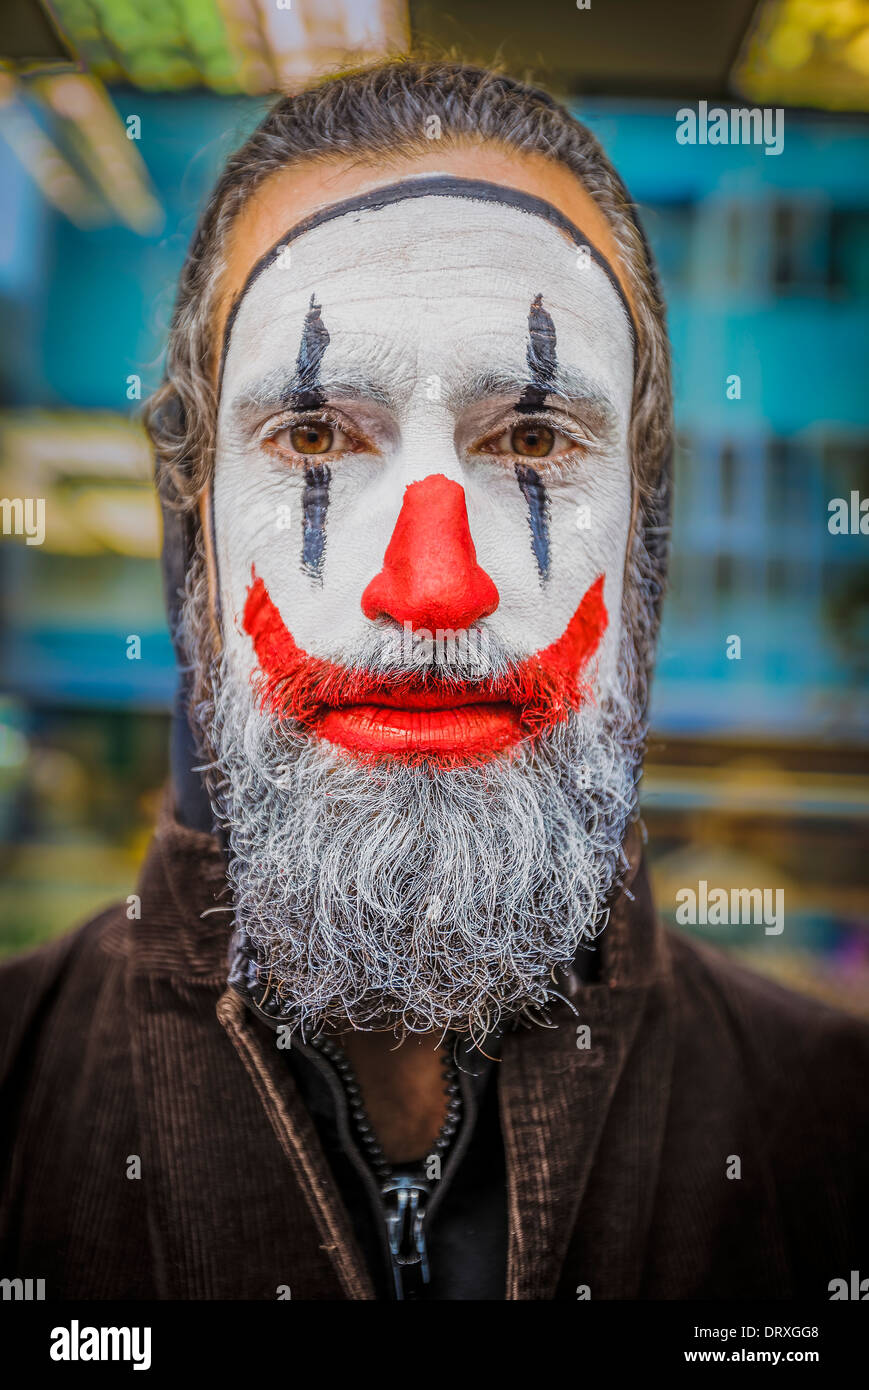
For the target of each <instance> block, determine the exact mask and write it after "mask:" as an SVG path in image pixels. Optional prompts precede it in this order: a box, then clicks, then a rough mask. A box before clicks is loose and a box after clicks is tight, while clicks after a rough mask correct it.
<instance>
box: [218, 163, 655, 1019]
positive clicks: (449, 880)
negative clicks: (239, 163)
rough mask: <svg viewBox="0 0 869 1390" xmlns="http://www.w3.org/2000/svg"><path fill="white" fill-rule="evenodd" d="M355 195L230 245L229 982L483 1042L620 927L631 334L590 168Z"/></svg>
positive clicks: (314, 1013) (627, 798) (328, 1010)
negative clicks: (587, 175) (598, 937)
mask: <svg viewBox="0 0 869 1390" xmlns="http://www.w3.org/2000/svg"><path fill="white" fill-rule="evenodd" d="M542 164H543V161H538V165H542ZM529 168H530V172H529ZM562 174H563V171H562ZM365 177H366V178H367V180H368V183H369V185H370V184H371V183H372V182H373V183H374V184H376V185H377V187H376V188H375V189H374V194H373V196H371V197H368V198H367V199H366V198H365V196H364V195H365V194H366V192H370V188H369V189H368V190H366V188H365V187H362V188H360V187H358V186H356V187H354V186H353V184H352V178H350V179H349V180H348V179H347V178H345V179H344V180H343V182H342V180H341V179H340V178H339V179H337V180H334V181H333V182H332V185H331V188H330V190H329V191H330V192H331V193H332V196H331V197H330V196H327V194H325V193H323V190H322V189H321V190H320V193H319V196H318V197H317V198H315V199H314V201H313V205H312V203H311V199H310V198H308V201H307V204H306V201H305V198H304V197H302V196H301V194H302V192H303V185H304V179H303V178H302V177H301V176H299V178H298V179H297V180H295V179H294V177H293V176H292V175H290V176H289V178H288V179H285V180H284V182H283V186H282V187H279V186H275V188H274V189H273V190H270V189H269V188H268V187H266V189H265V191H264V193H263V194H262V195H261V196H260V197H259V198H258V199H256V200H255V201H254V205H253V207H252V208H249V209H248V210H247V211H246V213H245V214H243V218H246V226H245V227H243V229H242V230H243V232H244V233H245V234H244V235H240V236H237V237H236V238H235V240H234V241H233V243H232V245H231V246H230V248H229V253H228V264H229V272H230V281H231V283H230V288H229V291H228V293H227V296H226V301H225V304H226V328H225V332H224V334H223V342H224V353H223V357H222V360H221V370H220V377H219V415H218V431H217V448H216V460H215V472H214V484H213V498H212V506H213V535H212V537H211V544H212V554H211V559H212V565H211V577H212V596H213V601H214V603H215V605H216V607H217V609H218V613H219V619H220V626H221V632H222V637H223V654H222V658H221V660H220V662H219V664H218V666H217V668H216V670H215V671H214V673H213V684H214V687H215V691H216V701H215V714H214V720H213V724H212V727H211V729H210V730H209V735H210V740H211V743H212V746H213V747H214V748H215V750H216V755H217V764H218V767H219V769H220V773H221V779H220V781H221V788H222V790H221V792H220V795H221V799H222V804H223V811H224V815H225V819H226V823H227V827H228V831H229V846H230V879H231V881H232V883H233V887H234V890H235V912H236V937H235V942H236V949H235V954H234V964H233V969H232V973H231V978H232V979H233V980H234V981H235V982H236V983H237V984H238V985H239V986H242V987H245V988H247V989H248V990H250V992H251V994H252V995H253V997H255V998H256V999H257V1000H258V1001H259V1002H261V1003H264V1006H265V1007H266V1008H267V1009H268V1011H269V1012H271V1013H275V1014H278V1015H279V1016H282V1017H284V1018H287V1019H292V1020H293V1021H295V1022H296V1023H298V1024H299V1026H301V1027H302V1028H303V1029H305V1030H310V1029H315V1028H317V1027H319V1026H321V1025H323V1024H325V1025H327V1026H336V1027H339V1028H340V1027H346V1026H347V1025H348V1024H349V1025H350V1026H352V1027H363V1028H366V1027H393V1028H395V1029H396V1030H397V1031H399V1032H400V1031H401V1030H402V1029H411V1030H414V1031H437V1030H442V1029H444V1028H453V1029H456V1030H457V1031H461V1032H466V1033H471V1034H473V1035H476V1036H481V1035H482V1034H485V1033H486V1032H487V1031H488V1030H489V1029H490V1028H491V1027H493V1026H494V1025H495V1024H496V1023H497V1022H498V1020H499V1019H501V1018H502V1017H504V1016H505V1015H508V1014H515V1013H516V1012H520V1011H522V1010H526V1011H528V1010H534V1009H536V1008H538V1007H541V1006H543V1005H545V1003H546V1000H547V999H548V997H549V993H550V990H551V988H552V978H553V977H552V971H553V969H554V968H555V967H557V966H564V965H566V964H568V963H569V962H570V961H572V960H573V958H574V956H575V954H576V951H577V949H578V947H579V946H581V945H582V944H583V943H584V942H588V941H589V940H590V939H591V938H592V937H593V936H594V934H595V932H596V931H597V930H598V929H599V926H600V924H601V922H602V921H604V920H605V904H606V898H607V895H608V893H609V892H610V890H611V888H612V885H613V882H614V880H615V877H616V874H617V871H618V866H619V863H620V859H621V847H622V841H623V836H624V832H625V828H626V824H627V821H628V819H629V817H630V815H631V813H632V811H633V808H634V803H635V791H634V769H635V761H636V749H637V743H636V735H637V727H638V725H637V712H636V710H635V709H634V707H633V702H632V699H631V682H630V675H629V673H628V674H627V675H626V653H629V651H630V643H629V642H626V641H625V640H624V639H625V633H624V632H623V631H622V620H621V611H622V583H623V573H624V568H625V550H626V544H627V539H628V534H629V531H630V525H631V481H630V466H629V454H628V434H629V424H630V412H631V397H632V384H633V363H634V356H633V354H634V345H633V333H632V326H631V317H630V312H629V310H628V309H627V307H626V301H625V299H624V296H623V291H622V286H621V281H620V272H619V269H618V267H617V266H616V265H615V264H614V260H615V258H614V256H613V254H612V253H613V247H612V245H611V240H612V239H611V236H609V238H608V234H607V232H606V228H605V227H603V224H602V219H601V218H600V214H599V213H598V212H597V209H596V208H595V207H594V205H593V204H591V202H590V200H589V199H588V198H587V195H585V194H582V197H580V196H579V195H580V193H581V190H579V189H578V186H577V185H576V184H575V181H573V180H572V179H570V178H569V176H567V175H563V177H562V178H561V183H560V185H559V179H558V178H557V177H556V176H555V175H553V174H552V173H551V172H549V166H546V165H544V167H543V169H542V171H541V168H540V167H536V168H535V167H533V161H532V162H531V166H529V163H528V162H527V161H525V162H523V161H522V160H519V159H517V158H515V157H512V156H506V155H504V154H503V153H500V152H497V151H494V152H493V151H492V150H486V151H480V150H477V151H476V152H473V153H472V154H470V155H469V154H468V153H467V152H464V153H461V152H460V153H457V152H455V151H454V152H452V154H450V153H448V152H447V153H445V154H444V155H443V156H442V157H438V158H437V159H432V160H429V161H427V162H425V161H419V162H417V163H415V164H414V163H413V162H412V163H411V165H410V167H409V168H406V169H404V170H401V171H400V172H397V171H396V170H395V168H394V167H391V169H390V172H389V175H388V176H387V175H386V174H384V176H382V177H380V178H379V179H378V178H377V177H376V176H374V175H372V174H371V172H370V171H368V173H367V175H366V176H365ZM480 180H487V181H488V185H489V186H488V187H486V188H484V187H481V186H480ZM471 181H474V182H471ZM565 181H567V182H568V184H569V185H570V188H569V190H568V192H567V193H565V188H564V184H565ZM387 189H388V191H387V192H384V190H387ZM517 190H518V191H517ZM360 195H362V196H360ZM556 195H557V196H556ZM553 200H554V201H553ZM583 200H585V201H583ZM580 214H581V216H580ZM577 223H581V225H580V226H579V230H578V231H577V227H576V224H577ZM205 515H206V519H207V516H208V510H207V508H206V509H205ZM192 621H195V615H194V616H193V619H192ZM627 660H629V658H627Z"/></svg>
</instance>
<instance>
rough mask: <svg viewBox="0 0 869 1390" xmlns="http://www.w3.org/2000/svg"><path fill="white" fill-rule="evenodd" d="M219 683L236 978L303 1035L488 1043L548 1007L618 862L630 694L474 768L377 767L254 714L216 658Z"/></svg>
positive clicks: (250, 700)
mask: <svg viewBox="0 0 869 1390" xmlns="http://www.w3.org/2000/svg"><path fill="white" fill-rule="evenodd" d="M627 684H628V682H627V681H624V682H623V683H622V686H623V688H624V686H627ZM212 689H213V690H215V691H216V697H215V701H214V706H213V718H212V720H211V727H210V729H209V730H208V735H209V741H210V746H211V747H212V748H213V749H214V751H215V759H216V760H215V765H214V769H213V770H214V772H215V773H216V777H214V778H213V779H212V785H213V786H214V787H215V788H216V799H217V802H218V804H219V807H220V811H221V815H222V819H223V822H224V825H225V828H226V831H227V840H228V849H229V878H230V882H231V885H232V888H233V891H234V904H235V927H236V934H235V945H236V965H235V966H234V972H233V973H234V976H235V982H236V983H239V982H240V983H243V985H244V986H246V988H247V990H248V992H249V993H250V995H251V996H252V997H253V998H254V999H255V1000H256V1001H257V1002H259V1003H261V1004H262V1007H264V1008H265V1009H266V1010H267V1011H268V1012H269V1013H272V1014H273V1015H275V1016H277V1017H280V1019H281V1020H282V1021H284V1022H286V1023H289V1024H290V1025H291V1026H292V1027H293V1029H294V1030H296V1029H298V1030H299V1031H300V1032H301V1034H302V1036H303V1037H309V1036H311V1035H315V1034H316V1033H317V1032H319V1031H321V1030H323V1029H326V1030H328V1031H333V1030H336V1029H337V1030H340V1029H342V1028H345V1029H346V1028H355V1029H373V1028H378V1029H391V1030H394V1031H395V1033H396V1035H397V1036H403V1035H404V1034H405V1033H407V1032H414V1033H428V1032H442V1031H444V1030H447V1029H450V1030H453V1031H454V1032H456V1033H458V1034H460V1035H463V1036H469V1037H471V1038H474V1039H477V1040H480V1039H482V1038H483V1037H484V1036H485V1035H486V1034H487V1033H489V1032H491V1031H494V1030H497V1029H499V1028H500V1027H501V1026H503V1024H504V1022H505V1021H506V1019H507V1018H508V1017H512V1016H515V1015H517V1014H522V1015H524V1016H526V1017H528V1018H531V1019H538V1020H539V1019H541V1011H542V1010H545V1009H546V1006H547V1004H548V1003H550V1002H551V1001H552V999H553V998H554V997H557V996H558V991H557V988H556V979H555V976H556V972H557V971H558V970H559V969H562V970H563V969H565V968H567V967H569V966H570V964H571V963H572V962H573V960H574V959H575V957H576V955H577V952H578V951H579V950H580V949H581V948H582V947H588V946H590V945H591V943H593V941H594V938H595V936H596V935H597V934H598V932H599V931H600V930H601V928H602V927H603V926H604V925H605V924H606V920H607V916H608V909H607V905H606V904H607V899H608V897H609V896H610V894H611V892H612V890H613V887H614V885H615V883H616V881H617V877H618V874H619V871H620V869H621V867H622V866H623V865H624V862H625V861H624V856H623V850H622V844H623V840H624V837H625V833H626V830H627V826H628V822H629V821H630V819H631V818H632V816H633V814H634V811H635V806H636V787H635V782H636V767H637V762H638V747H639V734H638V730H637V721H636V716H635V713H634V709H633V705H632V702H631V701H630V700H629V699H628V698H627V697H626V696H624V695H623V694H621V693H617V694H616V695H615V696H614V697H613V698H612V699H611V700H610V701H609V702H608V703H607V705H606V706H605V707H601V708H599V707H597V706H596V705H594V704H592V703H591V702H589V703H588V704H586V705H585V706H584V707H583V708H582V709H581V710H580V711H578V712H577V713H575V714H573V715H572V716H571V717H570V719H569V720H568V722H567V723H565V724H561V725H558V726H557V727H556V728H555V729H554V730H552V731H551V732H550V733H548V734H546V735H544V736H541V737H539V738H537V739H536V740H535V741H534V743H533V744H527V745H522V746H520V748H519V749H518V750H515V751H514V752H513V754H512V756H511V757H509V758H508V757H503V758H496V759H495V760H493V761H490V762H488V763H486V764H485V765H483V766H474V767H472V766H467V767H462V766H460V767H456V768H438V767H432V766H426V765H425V764H422V765H408V764H406V763H403V762H399V761H396V760H394V759H383V760H382V761H379V762H378V763H377V764H376V765H374V766H372V765H371V764H366V763H362V762H360V761H358V760H356V759H354V758H353V757H352V756H349V755H348V754H347V753H346V752H343V751H342V750H340V749H337V748H335V747H334V746H332V745H330V744H329V743H327V742H325V741H322V740H319V739H317V738H315V737H312V736H311V735H310V734H307V733H305V732H304V731H301V730H299V729H297V728H296V727H295V726H294V725H293V723H292V721H291V720H286V719H285V720H281V721H278V720H276V719H275V718H274V717H273V716H272V715H270V714H267V713H266V714H263V713H261V712H260V709H259V706H258V701H257V699H256V696H255V695H254V693H253V692H252V691H251V689H250V687H249V685H248V684H247V683H243V682H242V681H240V680H239V679H238V677H235V676H233V674H232V673H231V671H230V669H229V667H228V666H227V665H223V666H222V667H221V669H220V671H219V672H216V673H215V678H214V679H213V683H212ZM239 953H240V957H241V962H242V963H241V966H239V963H238V961H239ZM231 978H232V976H231ZM542 1017H543V1018H545V1014H543V1015H542Z"/></svg>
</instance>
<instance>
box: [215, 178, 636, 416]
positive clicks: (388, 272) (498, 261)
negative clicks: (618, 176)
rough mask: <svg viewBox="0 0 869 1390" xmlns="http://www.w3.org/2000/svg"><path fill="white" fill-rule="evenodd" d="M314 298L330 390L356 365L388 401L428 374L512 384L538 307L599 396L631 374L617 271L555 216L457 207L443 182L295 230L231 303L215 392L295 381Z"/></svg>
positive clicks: (476, 199) (516, 202) (523, 208)
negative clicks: (290, 372) (279, 372)
mask: <svg viewBox="0 0 869 1390" xmlns="http://www.w3.org/2000/svg"><path fill="white" fill-rule="evenodd" d="M481 187H488V186H481ZM312 298H313V299H314V300H315V301H316V302H317V304H319V305H320V306H321V311H322V319H323V323H324V325H325V327H326V330H327V332H328V338H329V340H328V349H327V353H326V360H325V361H324V363H323V368H324V371H326V373H327V375H328V376H329V377H332V378H339V377H340V375H341V372H342V368H344V369H346V370H347V371H348V372H349V371H350V370H351V369H352V368H354V367H355V368H358V366H359V364H360V359H361V360H362V361H364V363H365V365H366V366H367V367H368V368H369V369H370V370H372V371H374V372H380V373H381V374H383V376H384V378H385V379H384V385H385V386H387V388H389V389H395V390H399V389H400V386H401V384H402V383H403V384H405V385H407V386H412V385H413V384H414V382H416V381H418V380H419V378H420V377H421V376H427V375H431V374H437V375H439V376H444V377H446V378H447V379H458V378H460V377H461V375H462V374H463V372H465V371H466V370H473V371H474V372H475V373H477V374H478V373H479V372H480V371H481V370H483V371H485V370H491V371H492V372H493V373H498V372H499V371H514V372H516V371H520V372H521V370H522V367H523V365H524V364H525V361H526V357H527V352H528V339H529V314H530V308H531V305H532V303H533V302H534V301H536V300H537V301H540V302H541V303H542V304H543V306H544V308H545V309H546V311H547V313H548V314H549V315H550V316H551V319H552V322H553V325H554V328H555V335H556V341H557V353H558V360H559V363H560V364H561V365H567V366H570V365H574V366H576V367H580V368H582V369H583V370H585V371H586V372H588V371H589V369H591V370H592V372H593V374H594V375H595V377H596V379H597V381H598V383H599V384H600V385H601V386H602V387H603V388H606V387H607V386H610V387H612V385H613V383H614V382H615V381H616V379H618V380H620V381H623V380H624V377H625V369H626V365H627V367H628V369H629V367H630V364H631V362H632V356H633V329H632V324H631V319H630V316H629V312H628V309H627V306H626V303H625V300H624V297H623V293H622V291H621V288H620V285H619V283H618V280H617V278H616V275H615V273H614V272H613V269H612V267H611V266H610V265H609V263H608V262H607V261H606V259H605V258H604V257H603V255H602V254H601V253H600V252H599V251H598V250H597V248H596V247H594V246H593V245H591V244H590V243H589V242H587V241H586V240H585V238H584V237H583V236H582V234H581V233H579V232H578V231H577V229H576V228H575V227H573V226H572V225H571V224H570V223H569V221H568V220H567V219H566V218H565V217H563V216H562V215H561V214H560V213H558V212H557V210H556V209H554V208H552V207H551V206H550V205H549V204H545V203H541V202H540V201H539V200H536V199H528V198H526V197H524V195H520V194H517V193H515V192H513V191H511V190H506V189H504V190H492V189H491V187H489V191H488V192H486V193H485V195H484V196H477V195H476V193H475V194H474V196H471V195H470V194H467V193H463V194H462V195H457V194H456V193H455V191H442V189H441V181H440V180H436V181H434V187H433V186H432V181H430V180H425V181H424V180H419V181H414V180H409V181H406V183H405V184H403V185H396V186H395V188H394V190H393V191H392V194H391V197H390V198H389V200H387V201H380V202H378V203H377V204H376V205H374V206H370V205H365V201H364V200H361V205H360V202H358V201H352V202H351V203H349V204H347V205H346V207H344V208H339V209H337V210H333V211H332V212H329V213H326V214H321V215H320V216H318V217H316V218H314V219H309V222H308V224H305V223H302V224H301V225H300V226H299V227H297V228H295V229H293V230H291V231H290V232H289V233H288V234H287V235H286V236H285V237H284V238H282V240H281V241H280V242H279V243H278V244H277V245H276V246H274V247H272V248H271V249H270V250H269V252H268V253H267V254H266V255H265V256H264V257H262V259H261V260H260V262H259V263H258V264H257V265H256V266H255V267H254V269H253V270H252V272H251V273H250V275H249V276H248V280H247V283H246V285H245V287H244V289H243V291H242V292H241V293H240V295H239V296H238V298H237V299H236V303H235V306H234V309H233V312H232V314H231V315H230V318H229V320H228V323H227V329H226V333H225V338H224V354H225V356H224V364H223V367H224V369H223V376H224V386H226V385H227V384H228V383H229V382H231V383H232V384H233V386H237V385H238V383H239V382H240V381H241V382H244V384H245V385H249V386H250V387H254V386H255V384H256V380H257V378H258V377H259V376H262V374H263V372H264V371H265V370H267V369H276V368H280V367H282V366H284V367H287V368H288V369H291V368H292V367H293V366H294V364H295V363H296V360H297V356H298V352H299V345H300V339H301V333H302V327H303V323H304V320H305V315H306V313H307V312H308V309H309V306H310V303H311V301H312ZM387 378H388V380H387Z"/></svg>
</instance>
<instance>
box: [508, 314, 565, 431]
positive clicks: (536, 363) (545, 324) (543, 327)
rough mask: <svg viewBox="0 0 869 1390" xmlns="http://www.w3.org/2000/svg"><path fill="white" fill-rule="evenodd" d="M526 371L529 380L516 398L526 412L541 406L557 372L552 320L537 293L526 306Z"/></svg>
mask: <svg viewBox="0 0 869 1390" xmlns="http://www.w3.org/2000/svg"><path fill="white" fill-rule="evenodd" d="M527 360H528V375H529V376H530V378H531V380H530V381H529V383H528V385H527V386H526V387H525V390H524V391H523V392H522V395H521V396H520V397H519V400H518V401H517V402H516V409H517V410H519V411H522V412H523V413H525V414H532V413H533V412H534V411H536V410H541V409H542V407H543V406H544V405H545V404H546V396H547V393H548V392H549V390H550V388H551V387H553V386H554V385H555V378H556V375H557V373H558V354H557V352H556V337H555V324H554V323H553V321H552V315H551V314H550V313H548V311H547V310H546V309H544V307H543V295H542V294H537V295H535V296H534V298H533V299H532V301H531V308H530V309H529V310H528V350H527Z"/></svg>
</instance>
